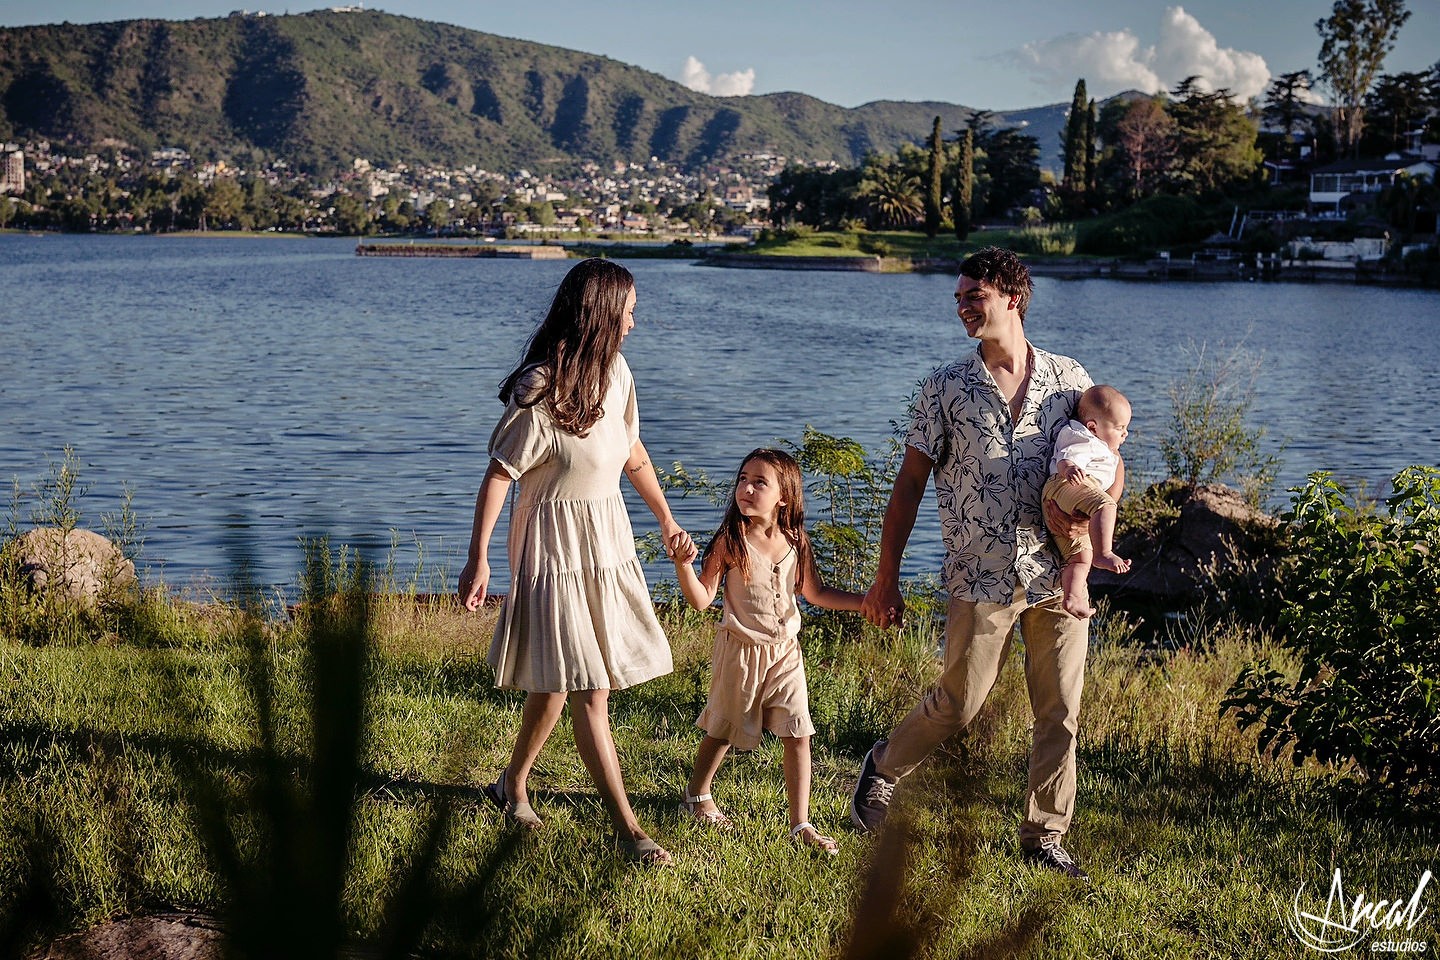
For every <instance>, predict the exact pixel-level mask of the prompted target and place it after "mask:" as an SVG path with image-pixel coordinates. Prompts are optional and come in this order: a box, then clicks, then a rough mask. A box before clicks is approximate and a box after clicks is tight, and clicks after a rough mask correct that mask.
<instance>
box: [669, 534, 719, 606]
mask: <svg viewBox="0 0 1440 960" xmlns="http://www.w3.org/2000/svg"><path fill="white" fill-rule="evenodd" d="M694 559H695V550H694V547H691V548H690V550H688V551H686V552H685V553H683V554H682V553H680V552H678V551H677V552H676V554H675V579H676V580H678V581H679V582H680V592H681V594H683V595H684V597H685V601H686V602H687V603H689V604H690V606H692V607H694V608H695V609H696V610H704V609H706V608H707V607H709V606H710V604H712V603H714V602H715V594H716V593H717V592H718V591H719V589H720V573H721V571H720V558H719V557H718V556H716V555H715V554H713V553H712V554H711V555H710V556H708V557H706V558H705V563H704V564H703V565H702V566H701V568H700V573H699V575H698V576H697V575H696V573H695V566H694V562H693V561H694Z"/></svg>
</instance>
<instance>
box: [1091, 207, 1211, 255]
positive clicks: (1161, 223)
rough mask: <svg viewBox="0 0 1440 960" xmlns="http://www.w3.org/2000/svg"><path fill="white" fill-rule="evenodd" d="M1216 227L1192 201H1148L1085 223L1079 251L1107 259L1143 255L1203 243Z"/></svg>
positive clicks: (1203, 210)
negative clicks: (1188, 244)
mask: <svg viewBox="0 0 1440 960" xmlns="http://www.w3.org/2000/svg"><path fill="white" fill-rule="evenodd" d="M1215 227H1216V224H1215V222H1214V221H1213V220H1212V219H1211V218H1210V217H1209V216H1207V215H1206V211H1205V209H1204V208H1203V207H1201V206H1200V204H1199V203H1197V202H1196V201H1194V200H1193V199H1191V198H1189V197H1166V196H1157V197H1147V198H1146V199H1144V200H1141V201H1140V202H1138V203H1135V204H1133V205H1131V206H1129V207H1127V208H1126V209H1124V210H1121V211H1120V212H1118V213H1113V214H1109V215H1107V216H1103V217H1097V218H1095V219H1094V220H1087V221H1085V222H1083V223H1081V224H1080V225H1079V229H1078V232H1077V234H1076V241H1075V250H1076V252H1077V253H1088V254H1094V255H1097V256H1107V257H1115V256H1126V255H1142V254H1148V253H1150V252H1151V251H1153V250H1155V249H1156V248H1159V247H1168V246H1174V245H1175V244H1180V243H1193V242H1195V241H1198V240H1203V239H1204V238H1205V237H1207V236H1209V235H1210V234H1211V233H1213V232H1214V230H1215Z"/></svg>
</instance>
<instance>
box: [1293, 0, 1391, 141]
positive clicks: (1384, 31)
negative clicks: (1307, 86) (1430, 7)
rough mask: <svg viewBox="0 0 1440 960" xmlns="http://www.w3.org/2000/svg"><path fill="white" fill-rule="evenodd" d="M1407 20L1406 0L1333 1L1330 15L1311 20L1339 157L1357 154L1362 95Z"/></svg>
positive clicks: (1362, 119)
mask: <svg viewBox="0 0 1440 960" xmlns="http://www.w3.org/2000/svg"><path fill="white" fill-rule="evenodd" d="M1408 19H1410V11H1408V10H1406V9H1405V0H1335V6H1334V7H1333V8H1332V10H1331V13H1330V16H1329V17H1326V18H1325V19H1322V20H1317V21H1315V29H1316V31H1318V32H1319V34H1320V67H1321V74H1320V75H1321V77H1322V79H1324V80H1325V82H1326V83H1327V84H1328V85H1329V87H1330V90H1331V91H1332V93H1333V94H1334V100H1335V104H1334V110H1335V133H1336V136H1337V137H1338V138H1339V147H1340V150H1341V152H1342V153H1346V154H1350V155H1352V156H1353V155H1355V153H1356V152H1357V151H1358V148H1359V146H1360V134H1361V131H1362V130H1363V129H1364V124H1365V94H1367V93H1369V92H1370V85H1371V84H1372V83H1373V82H1374V81H1375V75H1376V74H1377V73H1379V72H1380V68H1381V66H1383V65H1384V63H1385V57H1386V55H1387V54H1389V52H1390V51H1391V50H1393V49H1394V48H1395V39H1396V37H1398V36H1399V34H1400V28H1401V27H1402V26H1404V25H1405V21H1406V20H1408Z"/></svg>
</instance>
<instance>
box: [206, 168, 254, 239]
mask: <svg viewBox="0 0 1440 960" xmlns="http://www.w3.org/2000/svg"><path fill="white" fill-rule="evenodd" d="M244 209H245V192H244V191H243V190H241V189H240V184H238V183H236V182H235V181H234V180H233V179H232V178H230V177H216V178H215V180H214V182H212V183H211V184H210V189H209V190H207V191H206V192H205V206H204V216H205V219H206V221H207V225H208V226H210V227H235V226H237V222H236V221H237V220H238V219H239V217H240V213H241V211H243V210H244ZM201 229H204V227H202V228H201Z"/></svg>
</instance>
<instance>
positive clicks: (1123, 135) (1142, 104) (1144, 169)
mask: <svg viewBox="0 0 1440 960" xmlns="http://www.w3.org/2000/svg"><path fill="white" fill-rule="evenodd" d="M1101 128H1102V129H1103V130H1105V131H1106V132H1105V141H1106V143H1107V144H1111V145H1112V146H1113V150H1114V152H1113V153H1112V154H1111V158H1112V163H1111V168H1112V170H1113V171H1114V173H1113V176H1112V180H1113V181H1114V182H1115V185H1116V187H1117V191H1118V192H1119V194H1120V196H1121V197H1122V198H1123V199H1125V200H1138V199H1140V198H1141V197H1148V196H1150V195H1151V194H1153V193H1155V191H1156V190H1157V189H1158V188H1159V186H1160V184H1161V183H1162V182H1163V181H1164V176H1165V171H1166V170H1167V169H1168V168H1169V166H1170V162H1171V160H1172V159H1173V158H1174V156H1175V120H1174V118H1173V117H1171V116H1170V114H1169V112H1168V111H1167V110H1166V109H1165V104H1164V102H1163V101H1162V100H1161V99H1160V98H1159V97H1144V98H1141V99H1137V100H1130V101H1128V102H1127V101H1120V100H1116V101H1111V103H1109V104H1106V107H1105V112H1104V113H1103V114H1102V115H1101Z"/></svg>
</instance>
